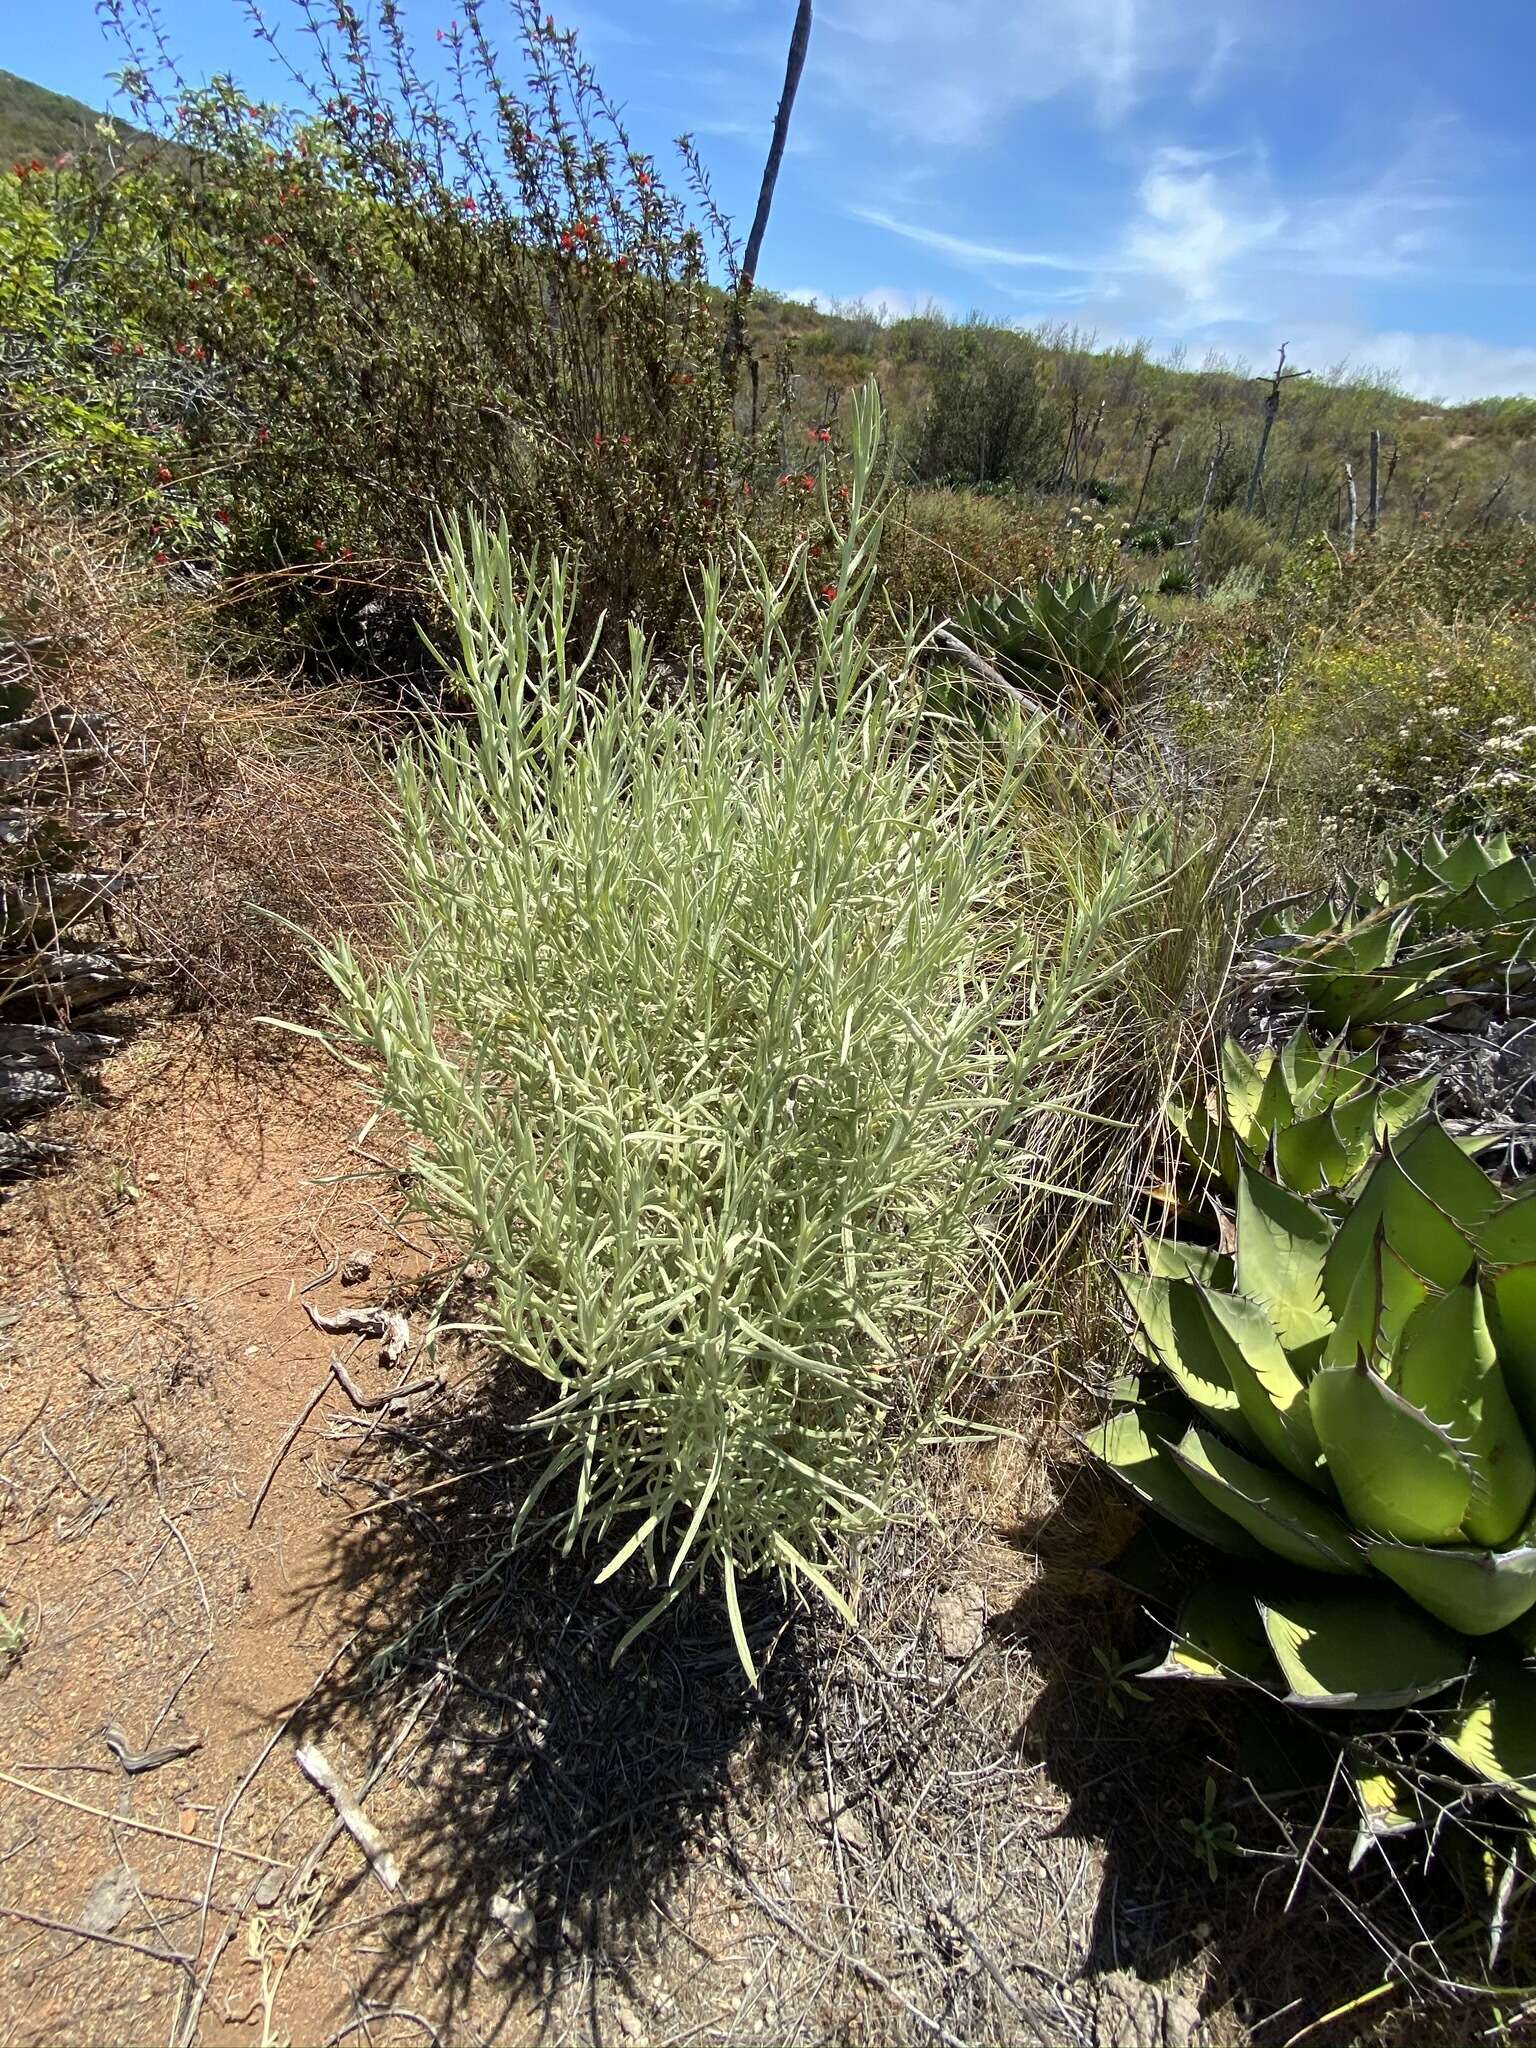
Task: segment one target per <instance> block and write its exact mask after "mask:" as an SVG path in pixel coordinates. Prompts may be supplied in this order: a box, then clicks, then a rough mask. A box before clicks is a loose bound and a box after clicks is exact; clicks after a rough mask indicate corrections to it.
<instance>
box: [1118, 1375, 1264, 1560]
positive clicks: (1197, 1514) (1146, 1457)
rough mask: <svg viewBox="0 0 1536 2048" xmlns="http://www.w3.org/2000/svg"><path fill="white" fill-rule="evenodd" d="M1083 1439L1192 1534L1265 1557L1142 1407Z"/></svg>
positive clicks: (1136, 1489) (1149, 1502)
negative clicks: (1188, 1472)
mask: <svg viewBox="0 0 1536 2048" xmlns="http://www.w3.org/2000/svg"><path fill="white" fill-rule="evenodd" d="M1083 1442H1084V1444H1085V1446H1086V1447H1087V1449H1088V1450H1089V1451H1091V1452H1092V1454H1093V1455H1094V1457H1096V1458H1097V1459H1098V1460H1099V1461H1100V1463H1101V1464H1105V1465H1107V1466H1108V1467H1109V1469H1110V1471H1111V1472H1113V1473H1115V1474H1116V1476H1117V1477H1118V1478H1120V1479H1123V1480H1124V1481H1125V1483H1126V1485H1127V1486H1128V1487H1130V1489H1131V1491H1132V1492H1133V1493H1135V1494H1137V1495H1139V1496H1140V1498H1141V1499H1142V1500H1144V1501H1145V1502H1146V1503H1147V1505H1148V1507H1152V1508H1156V1509H1157V1511H1158V1513H1159V1514H1163V1515H1166V1516H1167V1517H1168V1519H1169V1521H1170V1522H1176V1523H1177V1524H1178V1526H1179V1527H1180V1528H1181V1529H1184V1530H1187V1531H1188V1533H1189V1534H1190V1535H1191V1536H1198V1537H1200V1538H1201V1539H1202V1540H1203V1541H1204V1542H1206V1543H1209V1544H1212V1545H1214V1547H1215V1548H1216V1549H1218V1550H1225V1551H1228V1552H1230V1553H1231V1554H1232V1555H1233V1556H1236V1557H1245V1558H1258V1557H1261V1556H1262V1555H1263V1552H1262V1550H1261V1549H1260V1547H1259V1545H1258V1544H1257V1543H1256V1542H1254V1540H1253V1539H1252V1537H1250V1536H1249V1535H1248V1534H1247V1533H1246V1532H1245V1531H1244V1530H1242V1529H1240V1528H1239V1527H1238V1526H1237V1524H1236V1522H1234V1521H1232V1520H1231V1518H1230V1517H1229V1516H1227V1515H1224V1514H1222V1513H1221V1512H1220V1511H1219V1509H1217V1508H1214V1507H1212V1506H1211V1504H1210V1502H1209V1501H1208V1500H1207V1499H1206V1498H1205V1496H1204V1495H1203V1494H1202V1493H1201V1492H1200V1491H1199V1489H1198V1488H1197V1487H1195V1486H1194V1485H1192V1484H1191V1482H1190V1481H1189V1480H1188V1479H1187V1478H1186V1477H1185V1475H1184V1473H1183V1472H1182V1471H1181V1470H1180V1469H1179V1467H1178V1465H1177V1464H1176V1463H1175V1462H1174V1459H1173V1457H1172V1454H1171V1453H1170V1451H1169V1450H1168V1447H1167V1446H1166V1444H1164V1443H1163V1442H1162V1441H1161V1440H1160V1438H1158V1437H1157V1436H1156V1435H1155V1434H1154V1433H1153V1430H1152V1429H1151V1428H1150V1427H1149V1426H1148V1418H1147V1417H1146V1416H1145V1414H1144V1413H1143V1412H1142V1411H1140V1410H1138V1409H1135V1408H1122V1409H1120V1410H1119V1411H1118V1412H1117V1413H1116V1414H1114V1415H1111V1416H1110V1418H1109V1420H1108V1421H1107V1422H1105V1423H1102V1424H1101V1425H1100V1426H1099V1428H1097V1429H1095V1430H1090V1431H1089V1433H1088V1434H1087V1435H1086V1436H1085V1437H1084V1439H1083Z"/></svg>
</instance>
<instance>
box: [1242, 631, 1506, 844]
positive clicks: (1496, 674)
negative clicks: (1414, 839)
mask: <svg viewBox="0 0 1536 2048" xmlns="http://www.w3.org/2000/svg"><path fill="white" fill-rule="evenodd" d="M1266 723H1268V729H1270V731H1272V733H1274V745H1276V770H1274V774H1276V786H1278V791H1280V795H1282V799H1284V801H1288V803H1290V801H1294V803H1300V805H1305V807H1309V809H1317V807H1321V809H1323V813H1325V815H1333V817H1339V819H1346V821H1350V823H1352V825H1362V827H1399V825H1411V823H1415V821H1425V823H1436V825H1444V827H1448V829H1460V827H1462V825H1479V827H1503V829H1507V831H1509V834H1513V836H1516V838H1520V840H1530V838H1532V836H1536V635H1532V633H1528V631H1524V629H1518V631H1487V629H1483V631H1477V629H1468V631H1462V633H1456V631H1448V629H1430V627H1425V629H1423V631H1421V633H1419V637H1417V639H1411V641H1401V643H1386V645H1368V643H1360V641H1343V643H1339V645H1329V647H1323V649H1319V651H1317V653H1313V655H1303V657H1298V659H1296V664H1294V670H1292V676H1290V680H1288V682H1286V686H1284V688H1282V690H1280V692H1278V694H1276V696H1274V698H1272V700H1270V705H1268V707H1266Z"/></svg>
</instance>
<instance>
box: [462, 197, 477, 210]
mask: <svg viewBox="0 0 1536 2048" xmlns="http://www.w3.org/2000/svg"><path fill="white" fill-rule="evenodd" d="M459 204H460V206H462V207H463V209H464V211H465V212H466V213H474V212H475V211H476V210H477V209H476V207H475V202H474V200H473V199H471V198H470V197H469V196H468V195H467V194H466V195H465V197H464V198H463V199H461V200H460V201H459Z"/></svg>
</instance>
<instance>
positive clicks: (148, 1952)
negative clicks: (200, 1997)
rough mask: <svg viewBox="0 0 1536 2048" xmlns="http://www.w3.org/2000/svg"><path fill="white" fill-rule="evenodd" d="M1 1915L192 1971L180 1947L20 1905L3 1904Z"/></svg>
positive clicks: (188, 1960)
mask: <svg viewBox="0 0 1536 2048" xmlns="http://www.w3.org/2000/svg"><path fill="white" fill-rule="evenodd" d="M0 1914H4V1916H5V1917H6V1919H8V1920H26V1921H28V1922H30V1924H31V1925H32V1926H33V1927H46V1928H48V1929H49V1930H50V1931H51V1932H52V1933H54V1934H75V1935H78V1936H79V1938H80V1939H81V1940H82V1941H104V1942H105V1943H106V1944H107V1946H108V1947H109V1948H126V1949H132V1951H133V1953H134V1954H135V1955H136V1956H148V1957H149V1959H150V1961H151V1962H154V1963H175V1964H177V1965H178V1967H180V1968H181V1969H183V1970H190V1969H191V1967H192V1958H191V1957H190V1956H185V1955H183V1954H182V1953H181V1952H180V1950H179V1949H169V1948H151V1947H150V1946H149V1944H148V1943H147V1942H143V1941H130V1940H129V1939H128V1937H127V1935H126V1934H103V1933H101V1932H99V1931H98V1930H97V1929H96V1928H94V1927H81V1926H80V1925H78V1923H77V1922H75V1921H73V1920H50V1919H49V1918H48V1916H47V1915H46V1914H45V1913H29V1912H27V1911H26V1910H25V1908H23V1907H21V1906H6V1905H0Z"/></svg>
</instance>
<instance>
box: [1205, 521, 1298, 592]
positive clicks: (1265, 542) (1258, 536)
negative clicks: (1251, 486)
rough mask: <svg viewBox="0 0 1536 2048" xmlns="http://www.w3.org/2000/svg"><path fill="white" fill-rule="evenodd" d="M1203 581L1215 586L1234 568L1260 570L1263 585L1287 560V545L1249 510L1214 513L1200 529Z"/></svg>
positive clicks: (1207, 584)
mask: <svg viewBox="0 0 1536 2048" xmlns="http://www.w3.org/2000/svg"><path fill="white" fill-rule="evenodd" d="M1199 560H1200V580H1201V582H1202V583H1203V584H1204V586H1205V588H1206V589H1207V590H1211V589H1214V588H1215V587H1216V585H1217V584H1219V583H1220V582H1221V581H1222V580H1223V578H1224V577H1226V576H1227V575H1229V574H1230V572H1231V571H1232V570H1234V569H1253V570H1257V572H1258V575H1259V578H1260V584H1261V587H1262V585H1263V584H1264V583H1267V582H1268V581H1269V579H1270V577H1272V576H1273V575H1275V574H1276V573H1277V572H1278V571H1279V569H1280V567H1281V565H1282V564H1283V562H1284V560H1285V544H1284V542H1283V541H1282V540H1281V539H1280V538H1279V536H1278V535H1277V534H1276V533H1275V532H1274V530H1273V528H1271V527H1269V526H1266V524H1265V523H1264V521H1263V520H1262V519H1257V518H1255V517H1254V516H1253V514H1252V513H1249V512H1240V511H1239V510H1238V509H1237V507H1236V506H1230V507H1228V508H1227V509H1225V510H1223V511H1219V512H1212V513H1211V514H1210V515H1209V517H1208V518H1207V519H1206V520H1205V523H1204V524H1203V525H1202V527H1201V529H1200V547H1199Z"/></svg>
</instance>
